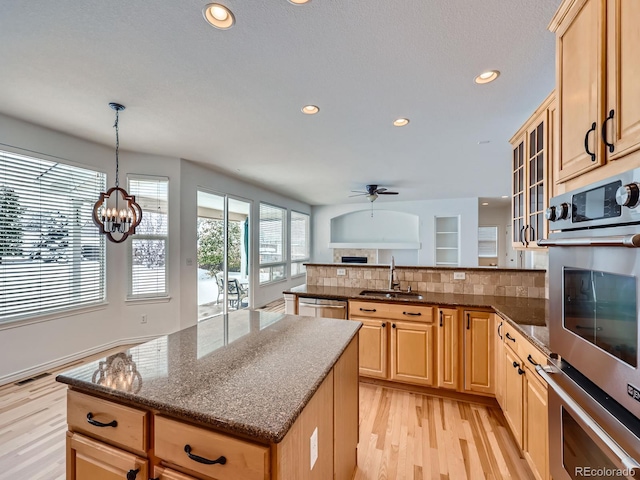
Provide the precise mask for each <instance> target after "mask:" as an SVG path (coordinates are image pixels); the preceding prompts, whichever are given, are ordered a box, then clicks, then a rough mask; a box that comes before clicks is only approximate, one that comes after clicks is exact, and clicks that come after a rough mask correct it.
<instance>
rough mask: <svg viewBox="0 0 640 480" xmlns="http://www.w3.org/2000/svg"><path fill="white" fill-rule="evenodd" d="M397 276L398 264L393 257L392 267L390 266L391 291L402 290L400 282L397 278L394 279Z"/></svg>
mask: <svg viewBox="0 0 640 480" xmlns="http://www.w3.org/2000/svg"><path fill="white" fill-rule="evenodd" d="M395 274H396V262H395V259H394V258H393V256H392V257H391V265H390V266H389V290H396V289H398V290H400V282H398V279H397V277H396V278H394V276H395Z"/></svg>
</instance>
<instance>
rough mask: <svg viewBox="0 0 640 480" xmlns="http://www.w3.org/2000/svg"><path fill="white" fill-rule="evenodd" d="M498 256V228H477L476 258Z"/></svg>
mask: <svg viewBox="0 0 640 480" xmlns="http://www.w3.org/2000/svg"><path fill="white" fill-rule="evenodd" d="M497 256H498V227H478V257H481V258H493V257H497Z"/></svg>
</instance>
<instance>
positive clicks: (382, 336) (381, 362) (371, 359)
mask: <svg viewBox="0 0 640 480" xmlns="http://www.w3.org/2000/svg"><path fill="white" fill-rule="evenodd" d="M356 320H359V321H360V322H362V328H361V329H360V332H359V333H358V335H359V343H360V347H359V348H360V363H359V364H360V375H363V376H365V377H373V378H387V377H388V376H389V371H388V363H389V362H388V361H387V343H388V340H387V336H388V335H387V332H388V329H387V323H388V321H386V320H376V319H368V318H356Z"/></svg>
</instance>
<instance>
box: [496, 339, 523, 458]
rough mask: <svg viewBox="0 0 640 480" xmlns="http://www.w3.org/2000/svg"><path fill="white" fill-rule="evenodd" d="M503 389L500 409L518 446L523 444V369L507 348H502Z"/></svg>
mask: <svg viewBox="0 0 640 480" xmlns="http://www.w3.org/2000/svg"><path fill="white" fill-rule="evenodd" d="M504 360H505V361H504V368H505V374H504V378H505V389H504V405H503V406H502V411H503V413H504V418H506V420H507V423H508V424H509V427H510V428H511V432H512V433H513V436H514V438H515V439H516V442H517V444H518V446H519V447H520V448H521V449H522V445H523V438H522V432H523V417H522V413H523V399H524V377H523V375H524V373H525V371H524V369H523V368H522V367H523V365H521V363H520V358H519V357H518V356H517V355H516V354H515V353H514V352H513V351H512V350H511V348H509V347H508V346H507V347H505V349H504Z"/></svg>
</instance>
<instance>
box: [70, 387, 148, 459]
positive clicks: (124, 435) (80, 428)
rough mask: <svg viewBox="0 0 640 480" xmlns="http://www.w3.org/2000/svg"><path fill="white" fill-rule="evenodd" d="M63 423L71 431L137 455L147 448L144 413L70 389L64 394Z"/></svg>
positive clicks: (145, 415) (146, 419) (146, 424)
mask: <svg viewBox="0 0 640 480" xmlns="http://www.w3.org/2000/svg"><path fill="white" fill-rule="evenodd" d="M89 420H91V422H90V421H89ZM92 422H93V423H92ZM114 422H115V423H114ZM67 423H68V424H69V430H71V431H73V432H82V433H85V434H87V435H90V436H92V437H94V438H99V439H101V440H104V441H106V442H108V443H114V444H116V445H119V446H123V447H128V448H130V449H132V450H134V451H137V452H145V451H146V450H147V448H148V445H149V422H148V418H147V412H145V411H144V410H138V409H137V408H131V407H125V406H124V405H120V404H117V403H113V402H110V401H108V400H103V399H101V398H97V397H92V396H91V395H85V394H84V393H80V392H76V391H73V390H68V391H67ZM98 425H106V426H98Z"/></svg>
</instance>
